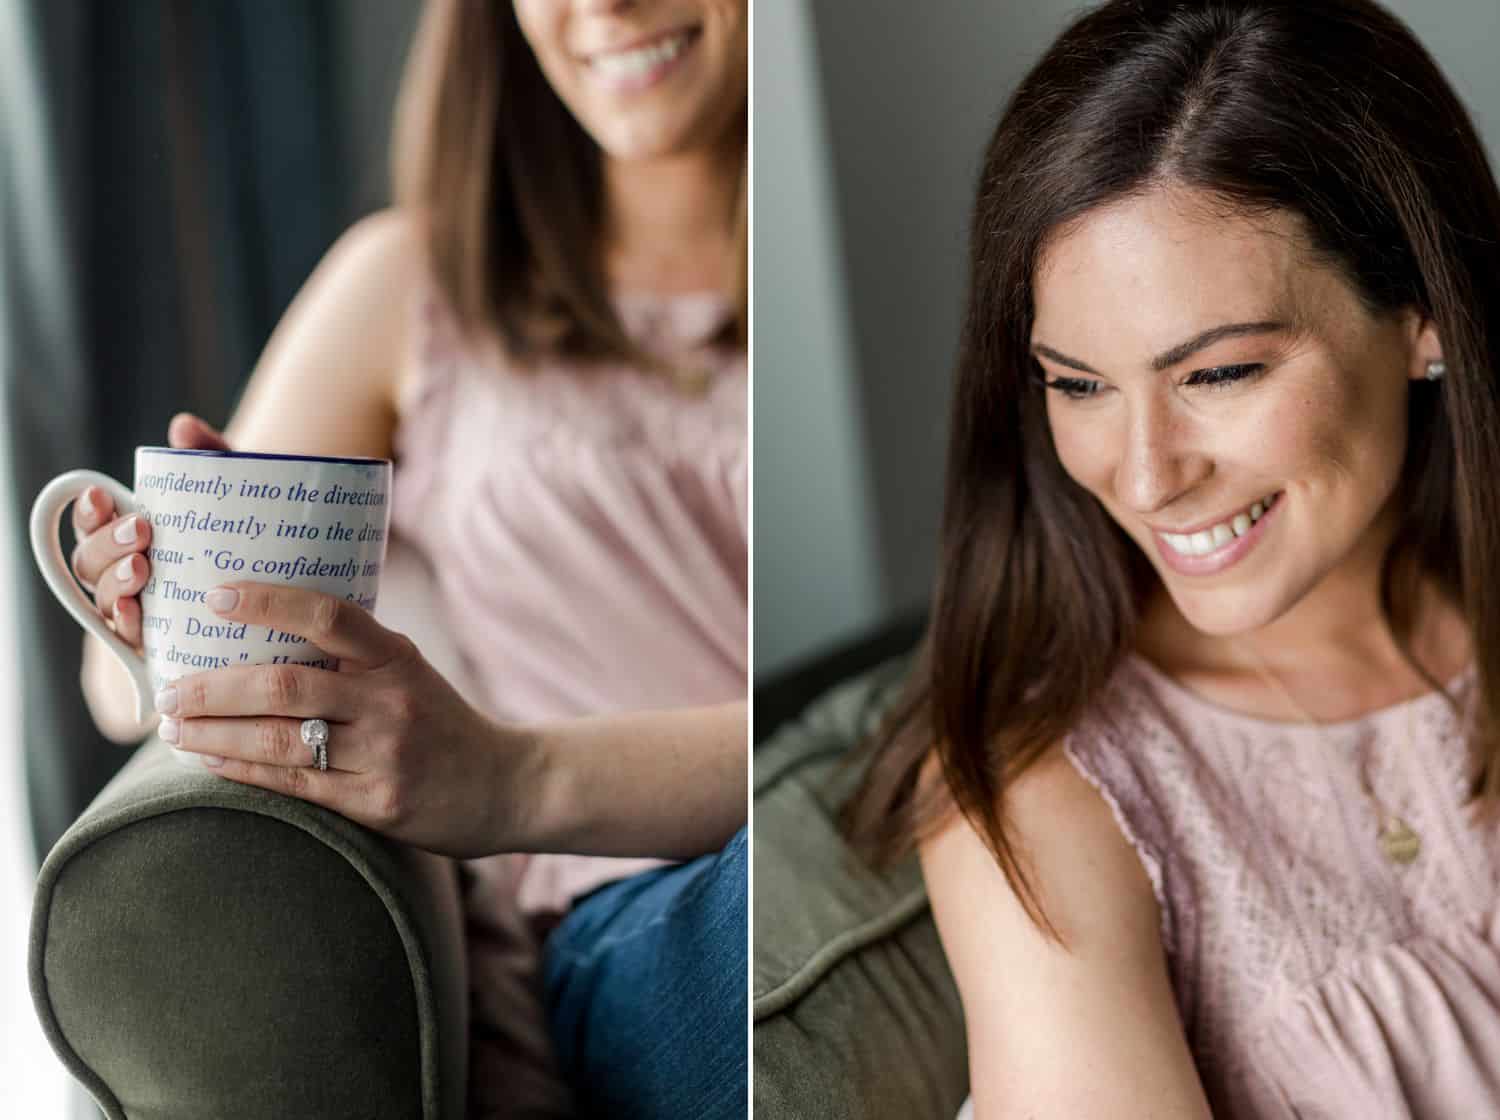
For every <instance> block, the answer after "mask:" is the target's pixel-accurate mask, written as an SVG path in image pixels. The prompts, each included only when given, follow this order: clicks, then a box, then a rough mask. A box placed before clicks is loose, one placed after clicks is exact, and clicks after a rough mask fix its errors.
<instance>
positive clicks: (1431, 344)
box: [1406, 309, 1444, 381]
mask: <svg viewBox="0 0 1500 1120" xmlns="http://www.w3.org/2000/svg"><path fill="white" fill-rule="evenodd" d="M1407 314H1408V319H1407V323H1406V330H1407V339H1408V343H1409V348H1408V352H1409V353H1410V355H1411V360H1410V361H1409V363H1408V369H1407V371H1406V376H1407V377H1408V378H1409V379H1410V380H1412V381H1425V380H1426V379H1427V367H1428V366H1429V365H1431V364H1432V363H1433V362H1441V361H1443V360H1444V358H1443V343H1442V340H1441V339H1440V338H1438V332H1437V324H1436V323H1434V322H1433V321H1432V320H1431V319H1429V318H1428V317H1427V316H1426V314H1424V313H1423V312H1421V311H1418V310H1416V309H1412V310H1410V311H1409V312H1408V313H1407Z"/></svg>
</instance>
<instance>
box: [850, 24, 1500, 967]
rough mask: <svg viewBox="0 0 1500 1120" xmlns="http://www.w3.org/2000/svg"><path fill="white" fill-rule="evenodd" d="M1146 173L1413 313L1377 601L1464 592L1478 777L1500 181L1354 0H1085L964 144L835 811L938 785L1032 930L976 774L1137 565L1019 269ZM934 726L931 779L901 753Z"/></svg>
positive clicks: (889, 851)
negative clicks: (1054, 423) (934, 517)
mask: <svg viewBox="0 0 1500 1120" xmlns="http://www.w3.org/2000/svg"><path fill="white" fill-rule="evenodd" d="M1163 184H1174V185H1183V186H1186V187H1188V188H1193V189H1197V190H1201V191H1203V192H1206V195H1205V197H1209V198H1215V199H1217V200H1219V201H1220V202H1222V204H1223V206H1224V208H1225V210H1226V212H1230V213H1238V214H1251V215H1253V214H1264V213H1268V212H1271V211H1277V212H1290V213H1293V214H1296V215H1300V217H1301V218H1302V219H1303V225H1304V228H1305V230H1306V236H1307V239H1308V242H1309V244H1308V245H1307V247H1306V248H1307V249H1308V250H1309V251H1310V252H1311V253H1312V254H1313V255H1314V256H1315V257H1316V258H1317V259H1319V260H1323V261H1327V262H1331V263H1333V264H1334V265H1336V266H1337V267H1338V268H1340V269H1341V270H1342V272H1343V273H1344V275H1345V276H1346V277H1347V278H1348V280H1349V281H1350V282H1351V284H1352V285H1353V286H1354V287H1355V289H1356V290H1357V291H1358V293H1359V295H1360V298H1361V300H1362V301H1363V302H1364V303H1365V305H1366V306H1367V307H1368V308H1369V309H1370V310H1371V311H1372V312H1375V313H1385V312H1394V311H1396V310H1398V309H1402V308H1408V307H1416V308H1419V309H1421V310H1422V311H1423V312H1424V313H1425V314H1427V315H1428V316H1430V317H1431V318H1432V320H1433V321H1434V322H1435V324H1436V326H1437V329H1438V332H1439V336H1440V337H1441V338H1442V340H1443V350H1444V358H1445V360H1446V362H1447V367H1448V373H1447V377H1446V378H1445V380H1444V381H1443V382H1442V383H1441V386H1442V387H1441V389H1440V390H1439V389H1437V388H1436V387H1435V386H1433V385H1429V384H1427V383H1425V382H1419V383H1414V385H1413V388H1412V391H1411V395H1410V402H1411V403H1410V432H1411V435H1410V440H1409V444H1408V449H1407V458H1406V462H1405V464H1404V469H1403V473H1402V479H1401V482H1400V492H1399V497H1398V501H1400V503H1401V508H1402V509H1403V510H1404V513H1403V515H1402V521H1401V524H1400V528H1399V530H1398V532H1397V536H1396V538H1395V541H1394V543H1393V545H1392V547H1391V549H1390V551H1389V553H1388V554H1387V556H1386V557H1385V562H1384V566H1383V569H1382V573H1381V603H1382V609H1383V611H1384V613H1385V615H1386V616H1387V618H1388V620H1389V621H1390V623H1391V626H1392V630H1393V632H1394V633H1395V634H1396V636H1397V640H1398V641H1399V642H1400V643H1401V644H1402V647H1403V649H1407V648H1408V645H1407V643H1408V641H1409V638H1410V631H1411V624H1412V619H1411V617H1410V615H1411V604H1412V602H1413V601H1414V598H1415V590H1416V587H1417V585H1418V582H1419V581H1420V580H1421V579H1422V578H1423V577H1424V576H1427V577H1430V578H1432V579H1434V580H1435V581H1436V582H1437V584H1438V586H1439V587H1440V588H1441V589H1442V591H1443V593H1444V594H1446V595H1447V596H1448V597H1449V598H1450V599H1451V600H1452V601H1454V602H1455V603H1457V604H1459V606H1460V607H1461V608H1462V610H1463V611H1464V613H1465V615H1466V617H1467V619H1468V621H1469V624H1470V627H1471V632H1472V635H1473V639H1474V647H1475V651H1476V663H1477V676H1478V686H1479V688H1478V690H1479V710H1478V712H1477V713H1476V724H1475V726H1476V739H1475V745H1476V750H1475V761H1476V765H1475V767H1474V771H1473V773H1474V780H1473V786H1472V789H1471V791H1470V792H1471V796H1473V797H1475V798H1479V799H1480V803H1481V807H1483V808H1485V809H1487V810H1488V811H1491V812H1492V811H1493V809H1494V806H1495V803H1496V794H1497V793H1500V766H1497V765H1496V760H1497V754H1500V738H1497V735H1496V731H1497V711H1496V697H1497V696H1500V597H1497V592H1496V589H1495V586H1494V573H1495V572H1496V571H1497V570H1500V536H1497V533H1500V487H1497V481H1500V407H1497V401H1496V393H1497V384H1496V379H1495V376H1494V371H1493V366H1492V347H1493V345H1494V340H1495V337H1496V330H1497V326H1500V298H1497V288H1496V283H1495V279H1496V277H1497V276H1500V193H1497V191H1496V186H1495V181H1494V179H1493V177H1492V175H1491V173H1490V169H1489V165H1488V163H1487V162H1486V159H1485V152H1484V148H1483V146H1482V145H1481V143H1480V140H1479V137H1478V135H1477V134H1476V132H1475V129H1474V126H1473V124H1472V122H1471V121H1470V119H1469V116H1468V114H1467V113H1466V112H1465V110H1464V108H1463V106H1462V105H1461V104H1460V102H1459V100H1458V98H1457V97H1456V95H1455V94H1454V92H1453V90H1452V89H1451V88H1450V87H1449V85H1448V83H1447V82H1446V81H1445V80H1444V78H1443V76H1442V74H1441V73H1440V72H1439V70H1438V68H1437V65H1436V64H1435V63H1434V62H1433V60H1432V58H1431V57H1430V56H1429V55H1428V53H1427V52H1426V51H1425V50H1424V49H1423V48H1422V46H1421V45H1420V44H1419V43H1418V42H1417V40H1416V39H1415V38H1414V37H1413V36H1412V34H1411V33H1410V31H1408V29H1407V28H1406V27H1405V26H1404V25H1403V24H1402V23H1401V22H1400V21H1399V20H1398V19H1396V18H1395V17H1394V16H1392V15H1391V14H1390V13H1388V12H1386V11H1385V10H1384V9H1382V8H1381V7H1379V6H1378V5H1377V4H1375V3H1373V2H1371V0H1116V2H1114V3H1109V4H1104V5H1102V6H1100V7H1097V8H1095V9H1093V10H1091V11H1090V12H1088V13H1086V14H1084V15H1083V16H1082V17H1081V18H1079V19H1078V20H1077V21H1076V22H1075V23H1073V24H1072V25H1071V26H1070V27H1068V29H1067V30H1066V31H1065V32H1064V33H1063V35H1062V36H1061V38H1059V39H1058V40H1057V42H1056V43H1055V44H1054V45H1053V46H1052V47H1051V49H1050V50H1048V51H1047V53H1046V54H1045V56H1044V57H1043V58H1042V59H1041V61H1040V62H1039V63H1038V64H1037V65H1036V67H1035V68H1034V69H1033V70H1032V71H1031V72H1030V74H1028V75H1027V77H1026V78H1025V79H1024V81H1023V82H1022V83H1021V85H1020V87H1019V88H1018V89H1017V90H1016V92H1015V94H1014V96H1013V97H1012V99H1011V101H1010V104H1009V106H1008V107H1007V109H1006V112H1005V114H1004V116H1003V118H1002V119H1001V121H1000V123H999V126H998V128H997V130H996V132H995V134H994V137H993V139H992V140H991V142H990V145H989V148H988V151H987V153H986V155H985V159H984V165H983V170H982V172H981V175H980V182H979V190H978V198H977V201H976V203H975V208H974V214H973V223H972V226H971V251H970V273H969V291H968V302H967V311H966V315H965V319H964V324H963V328H962V337H961V341H960V346H959V358H958V377H957V384H956V387H955V395H954V400H953V411H952V419H951V437H950V438H951V442H950V445H949V450H948V463H947V482H946V492H945V499H944V513H943V523H942V536H941V547H940V560H939V571H938V576H937V585H936V591H935V598H934V603H933V611H932V616H931V621H930V624H929V626H928V630H927V633H926V635H925V637H924V639H923V641H922V643H921V646H920V647H919V650H918V653H917V657H916V659H915V662H914V668H913V670H912V673H911V675H910V677H909V678H908V681H907V686H906V690H905V692H904V694H903V695H902V697H901V698H900V699H899V700H898V702H897V704H896V706H895V708H894V709H893V712H892V714H891V716H890V717H889V718H888V719H887V721H886V722H885V724H884V726H883V729H882V731H881V733H880V734H879V735H878V736H877V737H876V738H875V740H873V741H872V743H871V744H870V748H871V753H873V755H874V757H873V759H872V765H871V767H870V769H869V771H868V773H867V774H866V776H865V778H864V782H863V785H862V787H861V789H860V791H859V793H858V795H857V796H856V798H855V800H854V801H853V802H851V805H850V807H849V810H848V812H847V814H846V817H845V822H846V825H847V826H848V827H849V829H850V831H851V832H852V834H853V836H854V838H855V839H856V840H857V841H858V842H860V843H861V844H862V845H863V846H865V848H866V850H868V851H870V852H871V853H873V854H874V855H875V856H876V857H879V858H881V859H888V858H891V857H894V856H895V855H897V854H900V853H901V852H903V851H905V850H907V849H909V847H910V846H911V845H912V844H913V843H914V842H915V841H917V840H920V839H921V838H922V837H924V836H926V835H928V834H930V833H931V832H932V831H933V830H934V829H935V828H937V827H938V826H939V825H940V824H941V823H943V822H944V821H946V820H947V819H949V816H950V814H951V813H952V812H953V811H954V810H955V809H956V810H957V811H959V812H961V813H963V814H964V816H965V817H966V818H967V819H968V820H969V822H970V823H971V824H972V825H973V826H974V828H975V829H976V831H977V832H978V833H979V835H980V836H981V837H983V838H984V841H985V843H986V844H987V846H988V847H989V848H990V850H991V852H992V854H993V855H994V857H995V859H996V861H997V862H998V863H999V865H1000V867H1001V869H1002V870H1003V871H1004V873H1005V876H1006V879H1007V880H1008V881H1009V883H1010V885H1011V887H1012V889H1013V890H1015V891H1016V893H1017V896H1018V897H1019V898H1020V899H1021V901H1022V903H1023V905H1024V906H1025V908H1026V910H1027V912H1028V914H1030V915H1031V917H1032V919H1033V920H1034V921H1036V922H1037V924H1038V926H1039V928H1042V929H1044V931H1045V932H1046V933H1047V934H1049V935H1050V936H1053V937H1056V938H1057V939H1058V940H1059V941H1061V937H1060V935H1059V934H1058V932H1057V930H1056V929H1055V927H1053V926H1052V924H1051V923H1050V921H1048V919H1047V917H1046V915H1045V914H1044V913H1043V912H1042V908H1041V906H1040V903H1039V901H1038V899H1037V897H1036V895H1035V893H1034V891H1033V889H1032V886H1031V884H1030V883H1029V882H1028V881H1027V876H1026V875H1025V873H1024V871H1023V870H1022V868H1021V866H1020V864H1019V863H1018V861H1017V859H1016V853H1015V851H1014V850H1013V848H1012V845H1011V843H1010V841H1009V839H1008V837H1007V831H1006V821H1005V814H1004V812H1003V800H1002V791H1003V790H1004V788H1005V787H1006V786H1007V785H1008V784H1009V783H1010V782H1011V781H1013V780H1014V779H1015V778H1016V777H1017V776H1018V775H1019V774H1021V773H1022V772H1023V771H1024V770H1025V769H1026V768H1027V767H1028V766H1030V765H1031V764H1032V763H1033V762H1035V761H1036V760H1037V759H1038V758H1039V757H1040V756H1041V755H1042V754H1043V753H1045V751H1046V750H1047V749H1048V748H1049V747H1050V746H1052V745H1053V744H1055V743H1056V742H1058V741H1059V740H1060V739H1061V738H1062V737H1063V736H1064V735H1065V734H1066V733H1067V732H1068V731H1069V729H1070V728H1072V727H1073V726H1074V724H1075V723H1076V722H1077V721H1078V719H1079V717H1080V716H1081V715H1082V714H1083V712H1084V710H1085V708H1086V707H1087V705H1088V704H1089V703H1090V702H1091V700H1093V699H1094V698H1095V697H1097V696H1098V694H1099V693H1100V691H1101V689H1103V687H1104V686H1105V683H1106V681H1107V680H1108V679H1109V678H1110V676H1111V674H1112V673H1113V671H1114V669H1115V666H1116V665H1117V663H1118V661H1119V659H1120V658H1121V657H1122V656H1123V655H1124V653H1125V652H1126V651H1127V649H1128V648H1129V647H1130V645H1131V643H1132V641H1133V636H1134V633H1135V627H1136V624H1137V619H1138V616H1139V614H1140V611H1141V608H1142V606H1143V605H1144V601H1145V597H1146V595H1148V594H1149V593H1150V592H1151V591H1152V590H1153V588H1154V587H1155V586H1157V583H1156V580H1157V577H1156V576H1155V573H1154V572H1153V571H1152V570H1151V568H1150V566H1149V563H1148V561H1147V560H1146V558H1145V557H1144V555H1143V554H1142V553H1141V551H1140V549H1139V548H1138V547H1137V546H1136V545H1135V544H1134V543H1133V542H1132V541H1131V540H1130V539H1129V538H1128V537H1127V536H1126V535H1125V533H1124V531H1123V530H1121V529H1120V528H1119V527H1118V526H1117V525H1116V524H1115V523H1114V521H1113V520H1112V519H1111V518H1110V516H1109V515H1108V514H1107V513H1106V512H1105V510H1104V509H1103V508H1102V507H1101V506H1100V505H1099V503H1098V502H1097V501H1096V500H1095V499H1094V498H1093V497H1092V496H1091V495H1090V494H1088V493H1087V492H1086V491H1085V490H1083V489H1082V488H1081V487H1080V486H1078V485H1077V484H1075V483H1074V482H1073V481H1072V480H1071V479H1070V478H1069V477H1068V476H1067V474H1066V473H1065V472H1064V470H1063V468H1062V465H1061V463H1060V462H1059V460H1058V457H1057V454H1056V451H1055V449H1054V447H1053V445H1052V441H1051V435H1050V431H1049V428H1048V425H1047V420H1046V413H1045V406H1044V402H1043V400H1042V396H1041V394H1042V393H1043V392H1044V390H1043V389H1041V388H1040V387H1039V385H1038V383H1037V380H1036V378H1035V377H1034V376H1033V374H1034V361H1033V359H1032V357H1031V355H1030V352H1029V348H1030V334H1031V326H1032V318H1033V289H1032V284H1033V277H1034V275H1035V273H1036V268H1037V263H1038V260H1039V258H1040V256H1041V254H1042V252H1043V251H1044V249H1045V247H1046V245H1047V243H1048V239H1049V237H1053V236H1056V234H1057V233H1058V231H1059V230H1061V229H1062V228H1064V227H1065V226H1066V224H1067V223H1068V222H1070V221H1071V220H1074V219H1077V218H1079V217H1080V216H1082V215H1084V214H1086V213H1088V212H1089V211H1091V210H1093V209H1095V208H1096V207H1099V206H1101V205H1103V204H1105V203H1109V202H1112V201H1116V200H1119V199H1122V198H1126V197H1129V196H1131V195H1135V194H1139V193H1143V192H1145V191H1148V190H1150V189H1152V188H1153V187H1155V186H1159V185H1163ZM1408 653H1409V649H1408ZM1424 675H1425V674H1424ZM1430 683H1432V684H1433V685H1434V687H1437V682H1435V681H1432V682H1430ZM934 754H935V756H936V758H937V760H938V761H939V762H940V763H941V773H942V777H943V779H945V780H943V781H930V782H929V781H925V780H921V779H922V778H923V767H924V764H925V763H927V762H928V761H929V760H930V759H931V758H933V756H934Z"/></svg>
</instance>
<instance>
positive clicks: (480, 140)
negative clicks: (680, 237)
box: [391, 0, 748, 367]
mask: <svg viewBox="0 0 1500 1120" xmlns="http://www.w3.org/2000/svg"><path fill="white" fill-rule="evenodd" d="M391 171H392V178H393V180H394V184H395V195H396V201H397V203H398V204H399V205H401V206H403V207H405V208H407V209H408V210H409V211H410V212H412V213H413V214H418V215H420V216H421V217H422V220H423V239H424V241H425V243H426V249H427V254H428V257H429V260H430V267H431V269H432V272H433V279H434V281H435V283H436V284H437V285H438V286H439V288H440V290H441V291H442V293H443V295H444V296H445V297H446V299H447V301H448V303H449V305H450V306H451V307H452V308H453V310H454V313H455V315H456V317H457V318H458V321H459V323H460V325H461V326H462V328H463V329H464V330H465V332H466V333H468V334H470V335H471V336H475V337H491V336H497V337H498V339H499V340H500V341H501V342H503V343H504V345H505V346H506V348H507V350H508V351H509V352H510V353H511V354H512V355H513V356H515V357H517V358H520V359H525V358H528V357H534V356H536V355H538V354H549V353H563V354H568V355H571V356H575V357H580V358H619V359H623V360H626V361H630V362H634V363H637V364H640V365H643V366H647V367H652V366H655V365H656V364H657V360H656V359H654V358H652V357H651V356H648V355H646V354H643V353H642V352H640V350H639V349H638V348H637V347H636V345H635V343H634V342H632V341H631V339H630V338H629V336H628V335H627V334H626V333H625V330H624V328H623V326H622V325H621V324H620V322H619V319H618V317H617V316H616V314H615V312H614V307H613V305H612V303H611V302H610V296H609V290H608V287H607V284H606V279H605V275H604V269H603V259H602V254H601V251H600V242H601V237H600V235H601V232H602V226H603V219H604V207H603V201H604V199H603V175H602V169H601V156H600V151H599V147H598V145H597V144H596V143H595V142H594V140H593V138H592V137H590V136H589V134H588V133H587V132H586V131H585V130H584V128H583V126H582V125H580V124H579V123H578V122H577V120H575V119H574V117H573V115H572V113H570V112H569V111H568V108H567V106H566V105H564V104H563V102H562V100H561V99H560V98H559V97H558V96H557V94H556V93H555V92H554V91H553V89H552V87H551V85H550V84H548V82H547V78H546V76H545V75H544V74H543V73H542V70H541V67H540V65H538V63H537V61H536V56H535V55H533V54H532V52H531V48H530V46H529V45H528V44H527V42H526V40H525V37H524V36H523V35H522V33H521V28H520V25H519V24H518V23H517V21H516V13H515V6H514V4H512V3H511V0H428V2H427V4H426V7H425V9H424V11H423V14H422V18H421V22H420V23H419V25H418V28H417V33H416V37H415V39H414V41H413V44H412V49H411V54H410V56H409V59H408V62H407V67H406V71H405V74H404V75H403V77H402V83H401V91H400V94H399V96H398V99H397V111H396V123H395V128H394V136H393V143H392V145H391ZM746 195H747V191H746V180H745V175H744V172H743V171H742V172H741V176H740V184H739V192H738V197H737V200H736V203H735V212H734V213H733V214H726V215H725V221H726V223H733V224H734V228H735V230H736V240H737V249H738V252H737V254H736V257H737V260H736V262H735V265H734V274H733V275H732V276H728V277H725V285H726V291H728V292H730V293H731V294H732V295H733V296H734V297H735V298H736V299H737V302H738V305H739V315H738V319H737V322H736V323H735V324H734V325H733V328H732V331H731V333H732V336H733V337H732V339H726V341H734V342H737V343H738V344H739V345H740V346H744V345H745V344H746V338H747V337H748V329H747V324H748V288H747V284H746V262H747V258H748V241H747V236H746V230H747V228H748V216H747V212H746Z"/></svg>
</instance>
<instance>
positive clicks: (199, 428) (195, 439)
mask: <svg viewBox="0 0 1500 1120" xmlns="http://www.w3.org/2000/svg"><path fill="white" fill-rule="evenodd" d="M167 445H168V446H169V447H180V448H185V449H189V450H193V451H228V450H229V449H230V448H229V444H228V442H227V441H226V440H225V439H224V437H223V435H221V434H220V433H219V431H218V429H217V428H215V427H213V426H212V425H211V424H209V423H208V422H206V421H204V420H202V419H200V418H199V417H197V416H194V415H193V414H192V413H191V412H179V413H178V414H177V415H176V416H174V417H172V422H171V423H170V424H168V425H167Z"/></svg>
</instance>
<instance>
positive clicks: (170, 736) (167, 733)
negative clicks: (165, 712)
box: [156, 717, 177, 743]
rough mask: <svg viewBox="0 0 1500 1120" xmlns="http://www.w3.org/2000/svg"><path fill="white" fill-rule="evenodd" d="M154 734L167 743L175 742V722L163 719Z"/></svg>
mask: <svg viewBox="0 0 1500 1120" xmlns="http://www.w3.org/2000/svg"><path fill="white" fill-rule="evenodd" d="M156 733H157V734H158V735H160V736H161V737H162V738H163V739H165V740H166V741H167V742H169V743H175V742H177V721H176V720H175V719H167V718H165V717H163V719H162V721H161V724H160V725H159V726H158V727H157V729H156Z"/></svg>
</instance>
